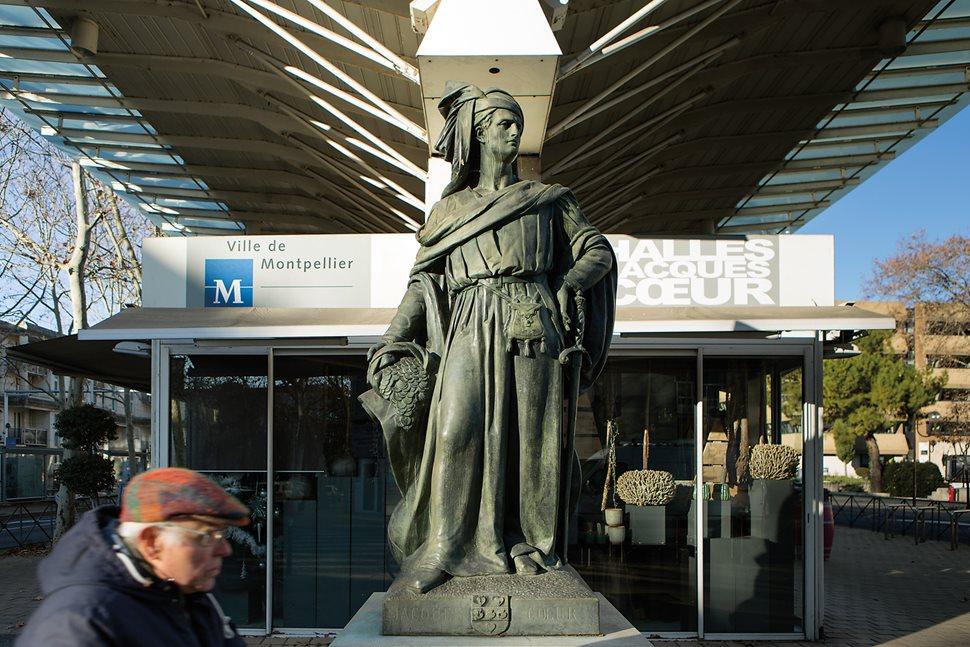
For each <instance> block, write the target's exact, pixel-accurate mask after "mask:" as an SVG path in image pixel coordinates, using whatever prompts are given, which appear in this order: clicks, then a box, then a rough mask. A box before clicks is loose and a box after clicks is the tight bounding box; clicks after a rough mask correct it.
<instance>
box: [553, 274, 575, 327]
mask: <svg viewBox="0 0 970 647" xmlns="http://www.w3.org/2000/svg"><path fill="white" fill-rule="evenodd" d="M556 300H557V301H558V302H559V316H560V317H562V325H563V327H564V328H565V329H566V332H569V331H570V330H571V329H572V327H573V319H572V315H571V312H572V305H573V295H572V290H571V289H569V286H568V285H566V284H565V283H563V284H562V285H561V286H559V289H558V290H556Z"/></svg>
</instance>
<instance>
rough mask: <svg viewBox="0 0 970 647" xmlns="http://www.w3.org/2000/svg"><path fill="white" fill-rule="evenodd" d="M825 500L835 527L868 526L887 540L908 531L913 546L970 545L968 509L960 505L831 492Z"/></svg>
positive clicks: (954, 547) (969, 515) (909, 498)
mask: <svg viewBox="0 0 970 647" xmlns="http://www.w3.org/2000/svg"><path fill="white" fill-rule="evenodd" d="M829 500H830V502H831V505H832V516H833V518H834V519H835V523H836V524H838V525H843V526H849V527H850V528H854V527H868V528H869V529H870V530H872V531H873V532H882V533H883V535H884V536H885V537H886V538H887V539H888V538H890V537H893V536H895V535H897V534H899V535H902V536H905V535H907V534H908V533H909V532H910V531H912V535H913V542H914V543H917V544H918V543H920V542H922V541H926V540H927V539H933V540H936V541H949V542H950V548H951V549H956V548H957V546H959V544H960V543H961V542H970V510H967V506H966V504H963V503H959V502H952V501H936V500H933V499H919V498H918V499H916V500H915V502H914V501H913V498H912V497H893V496H873V495H871V494H863V493H856V492H832V493H831V496H830V499H829ZM965 515H968V516H965Z"/></svg>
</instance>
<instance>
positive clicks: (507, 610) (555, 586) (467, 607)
mask: <svg viewBox="0 0 970 647" xmlns="http://www.w3.org/2000/svg"><path fill="white" fill-rule="evenodd" d="M382 628H383V632H384V634H385V635H405V636H414V635H431V636H448V635H451V636H474V635H485V636H563V635H595V634H598V633H599V629H600V626H599V602H598V601H597V599H596V597H595V596H594V595H593V593H592V591H590V590H589V587H587V586H586V584H585V582H583V581H582V578H580V577H579V575H578V574H576V572H575V571H574V570H572V569H571V568H569V567H566V568H564V569H562V570H559V571H554V572H552V573H546V574H543V575H538V576H535V577H521V576H516V575H504V576H483V577H466V578H454V579H452V580H449V581H448V582H446V583H445V584H443V585H441V586H439V587H438V588H436V589H434V590H433V591H432V592H430V593H427V594H415V593H411V592H410V591H408V590H407V588H406V587H405V586H404V585H403V584H402V583H401V582H399V581H396V582H395V583H394V584H393V585H392V586H391V588H390V589H389V590H388V592H387V595H386V596H385V597H384V605H383V621H382Z"/></svg>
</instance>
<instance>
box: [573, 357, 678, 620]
mask: <svg viewBox="0 0 970 647" xmlns="http://www.w3.org/2000/svg"><path fill="white" fill-rule="evenodd" d="M696 374H697V373H696V359H695V358H694V357H638V358H635V359H632V358H631V359H627V358H615V359H611V360H610V362H609V364H608V365H607V368H606V371H604V373H603V375H602V376H600V378H599V380H597V382H596V384H594V385H593V388H591V389H590V390H589V392H588V393H587V394H586V396H584V399H583V400H581V401H580V409H579V421H578V424H577V433H576V448H577V451H578V453H579V457H580V462H581V463H582V490H581V495H580V503H579V512H578V518H577V519H576V520H574V523H573V524H572V529H573V532H572V535H573V536H572V537H571V538H570V562H571V564H572V565H573V566H574V567H575V568H576V570H577V571H579V573H580V574H581V575H582V576H583V578H584V579H585V580H586V582H587V583H588V584H589V585H590V587H591V588H592V589H593V590H595V591H599V592H602V593H603V594H604V595H605V596H606V598H607V599H608V600H609V601H610V602H611V603H612V604H613V605H614V606H616V607H617V609H618V610H619V611H620V612H621V613H622V614H623V615H625V616H626V617H627V618H628V619H629V620H630V621H631V622H632V623H633V624H634V625H635V626H636V627H637V628H638V629H640V630H641V631H650V632H682V631H696V630H697V612H696V606H695V605H696V596H695V593H694V592H695V586H694V581H693V580H692V579H691V578H690V571H689V568H688V564H689V561H690V560H691V559H692V555H693V554H694V552H693V547H692V546H691V545H690V544H689V543H688V529H689V528H688V525H689V523H688V522H689V520H688V512H689V510H690V504H691V501H690V495H691V491H692V489H693V487H692V486H693V480H694V473H695V468H694V465H695V460H694V403H695V401H696V396H695V394H696ZM611 420H612V421H613V422H614V423H615V425H616V438H615V443H614V444H615V451H612V452H611V451H610V447H609V446H608V444H607V427H608V422H609V421H611ZM645 444H646V449H647V451H646V452H645V451H644V449H645V447H644V445H645ZM611 456H615V460H612V459H611ZM644 456H646V457H647V461H648V465H646V466H644V464H643V463H644ZM611 463H612V464H613V468H614V470H615V473H616V475H618V476H620V475H623V474H624V473H625V472H627V471H631V470H643V469H645V468H648V469H650V470H664V471H667V472H670V473H671V475H672V476H673V478H674V479H675V483H676V490H675V496H674V499H673V500H672V501H670V502H669V503H667V504H666V505H656V506H636V505H631V504H624V502H623V501H622V500H620V499H619V498H618V497H617V496H616V492H615V491H614V488H613V487H612V482H613V479H612V478H607V474H608V472H609V469H610V465H611ZM604 490H605V492H604ZM604 495H605V498H606V505H607V507H613V506H614V505H615V506H617V507H621V508H623V524H624V527H625V530H624V531H623V535H624V537H623V539H622V542H620V543H617V544H612V543H610V540H609V539H608V536H607V533H608V532H609V530H608V529H607V528H606V527H605V526H604V524H605V522H606V520H605V518H604V514H603V512H602V511H601V504H602V503H603V500H604ZM618 538H619V536H618V535H617V534H615V535H614V539H618Z"/></svg>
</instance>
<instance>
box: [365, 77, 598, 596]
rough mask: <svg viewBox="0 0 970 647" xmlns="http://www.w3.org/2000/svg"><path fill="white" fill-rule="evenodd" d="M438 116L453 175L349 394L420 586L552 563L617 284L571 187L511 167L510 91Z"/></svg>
mask: <svg viewBox="0 0 970 647" xmlns="http://www.w3.org/2000/svg"><path fill="white" fill-rule="evenodd" d="M439 110H440V111H441V113H442V114H443V115H444V117H445V120H446V121H445V127H444V129H443V130H442V132H441V136H440V137H439V138H438V141H437V143H436V145H435V147H436V149H437V150H438V151H439V152H440V153H442V154H443V155H444V157H445V159H446V160H448V161H450V162H451V163H452V179H451V183H450V184H449V185H448V186H447V187H446V188H445V190H444V193H443V195H442V198H441V200H440V201H439V202H438V203H437V204H435V206H434V208H433V209H432V210H431V213H430V215H429V217H428V220H427V222H426V223H425V224H424V226H423V227H422V228H421V229H420V231H418V234H417V238H418V241H419V242H420V244H421V248H420V250H419V251H418V253H417V258H416V260H415V263H414V268H413V269H412V270H411V278H410V283H409V287H408V290H407V293H406V294H405V296H404V298H403V300H402V302H401V305H400V306H399V307H398V310H397V313H396V315H395V317H394V319H393V321H392V323H391V325H390V327H389V328H388V330H387V333H386V334H385V335H384V336H383V338H382V341H381V343H379V344H378V345H377V346H375V347H374V348H372V349H371V352H370V353H369V359H370V366H369V378H370V381H371V385H372V386H373V387H374V391H369V392H368V393H367V394H365V395H364V396H362V398H361V399H362V401H363V402H364V405H365V407H366V408H367V409H368V410H369V411H370V412H371V414H372V415H374V416H375V418H377V419H379V420H380V421H381V423H382V427H383V429H384V433H385V437H386V440H387V446H388V455H389V460H390V463H391V466H392V471H393V473H394V476H395V479H396V481H397V483H398V485H399V487H400V488H401V492H402V495H403V499H402V501H401V503H400V504H399V505H398V507H397V508H396V509H395V511H394V513H393V515H392V517H391V520H390V525H389V529H388V535H389V539H390V544H391V547H392V551H393V552H394V554H395V557H396V558H397V559H398V560H399V561H400V562H401V566H402V576H403V577H405V578H407V580H406V581H407V585H408V587H409V588H410V589H412V590H413V591H417V592H422V593H423V592H426V591H428V590H430V589H432V588H434V587H436V586H438V585H439V584H441V583H443V582H444V581H446V580H447V579H448V578H449V576H454V577H462V576H475V575H491V574H507V573H510V572H515V573H518V574H522V575H534V574H538V573H542V572H544V571H545V570H548V569H555V568H559V567H560V566H561V565H562V563H563V558H564V557H565V555H564V547H565V538H564V533H565V528H564V526H565V522H564V520H565V519H567V518H568V506H569V502H568V499H569V492H570V487H569V475H570V472H572V469H571V468H572V465H573V462H574V461H575V458H574V452H573V449H572V443H571V441H572V438H571V434H572V433H573V429H572V427H573V426H574V425H570V424H569V422H570V421H573V423H574V421H575V407H576V398H577V396H578V393H579V390H580V389H581V388H585V387H586V386H588V385H589V383H590V382H591V381H592V380H593V379H594V378H595V377H596V375H597V374H598V373H599V371H600V370H601V369H602V366H603V363H604V362H605V359H606V351H607V348H608V345H609V340H610V336H611V334H612V330H613V310H614V304H615V293H616V264H615V260H614V257H613V252H612V249H611V247H610V245H609V242H608V241H607V240H606V239H605V238H604V237H603V236H602V235H601V234H600V233H599V232H598V231H597V230H596V229H595V228H594V227H593V226H592V225H590V223H589V222H588V221H587V220H586V218H585V217H584V216H583V214H582V212H581V211H580V209H579V205H578V204H577V202H576V198H575V197H573V194H572V193H571V192H570V191H569V190H568V189H566V188H564V187H562V186H559V185H544V184H541V183H539V182H533V181H526V180H520V179H519V178H518V174H517V164H516V157H517V155H518V152H519V141H520V137H521V133H522V127H523V117H522V109H521V108H520V106H519V104H518V103H517V102H516V101H515V99H514V98H513V97H512V96H511V95H509V94H508V93H506V92H504V91H502V90H495V89H493V90H488V91H487V92H482V91H481V90H479V89H478V88H477V87H475V86H473V85H469V84H449V88H446V96H445V97H444V98H443V99H442V100H441V103H440V104H439ZM571 351H576V352H571ZM580 358H583V359H582V363H581V364H580V361H579V360H580ZM395 362H396V363H395ZM567 392H568V393H569V394H570V395H569V397H568V398H566V395H565V394H566V393H567ZM564 399H568V400H569V406H568V407H565V408H564V406H563V403H564ZM564 409H565V410H564Z"/></svg>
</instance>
